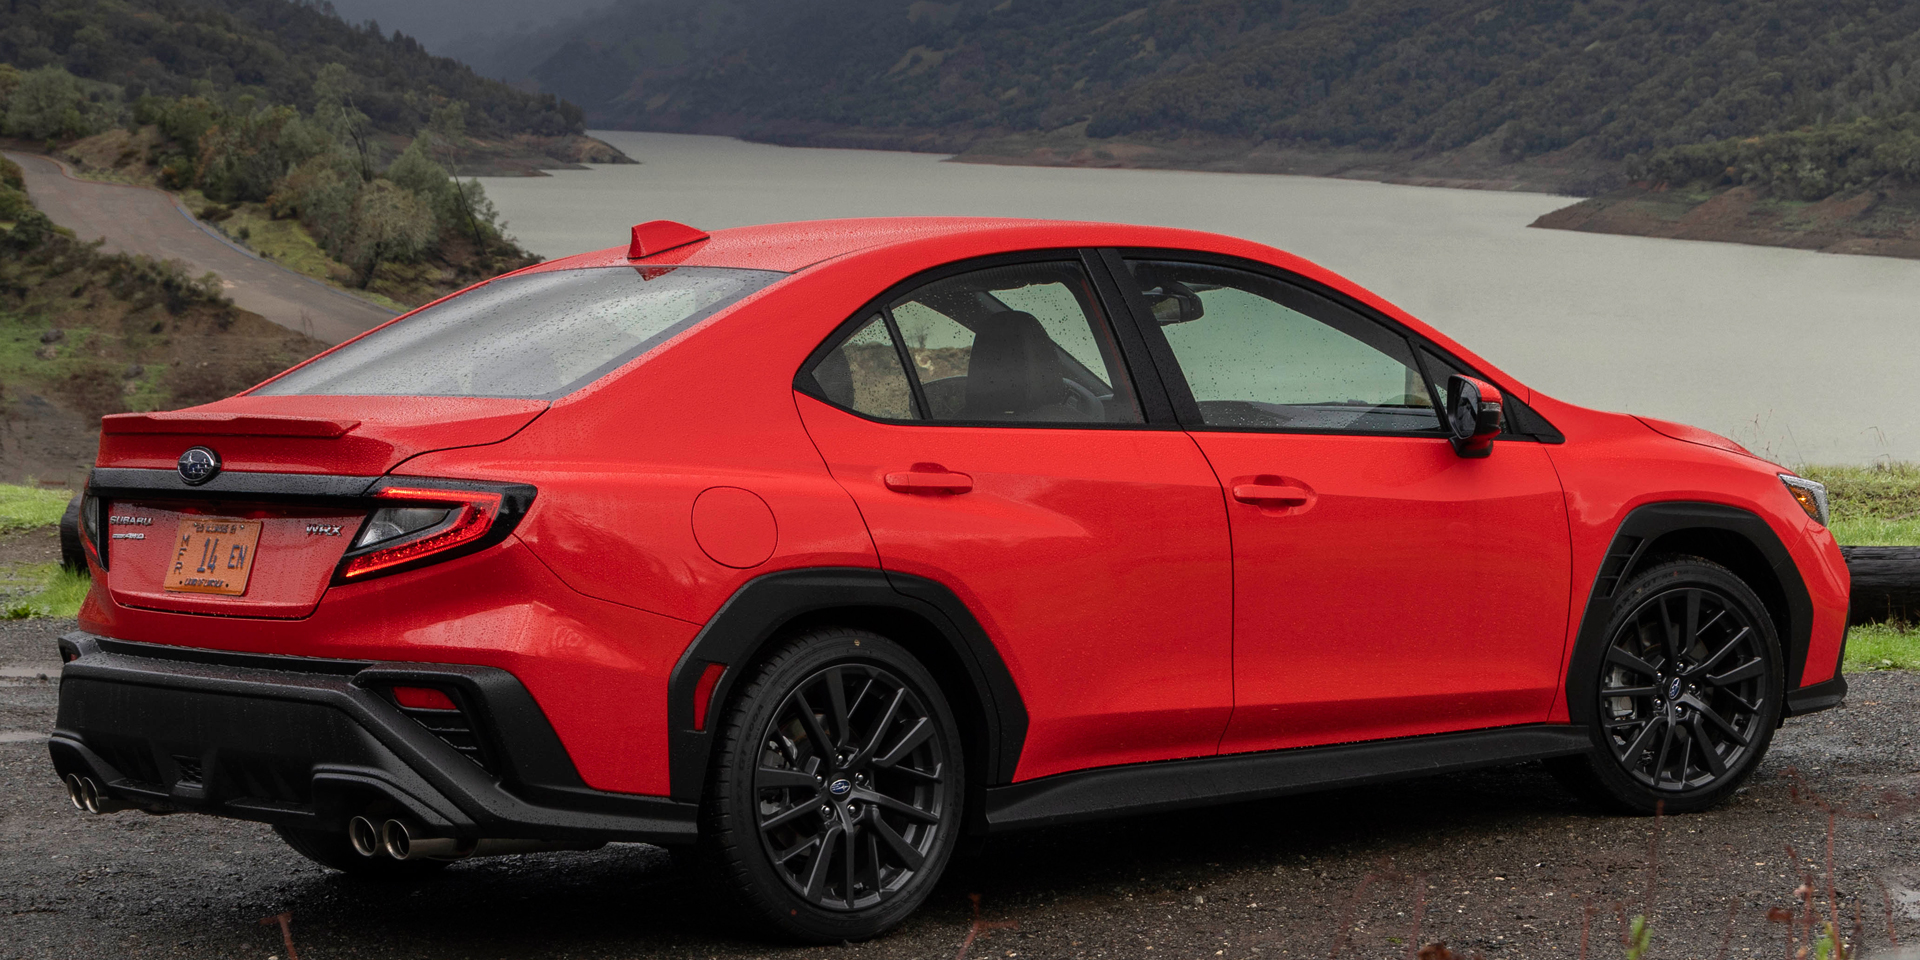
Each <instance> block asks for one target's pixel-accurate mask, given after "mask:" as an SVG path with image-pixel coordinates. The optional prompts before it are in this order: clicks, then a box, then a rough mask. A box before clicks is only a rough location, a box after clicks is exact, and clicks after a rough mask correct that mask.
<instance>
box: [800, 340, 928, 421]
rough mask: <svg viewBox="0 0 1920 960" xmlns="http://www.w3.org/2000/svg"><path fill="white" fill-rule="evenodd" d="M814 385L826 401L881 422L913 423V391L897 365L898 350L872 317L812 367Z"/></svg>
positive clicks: (898, 358)
mask: <svg viewBox="0 0 1920 960" xmlns="http://www.w3.org/2000/svg"><path fill="white" fill-rule="evenodd" d="M813 382H814V383H816V384H818V385H819V388H820V393H821V394H822V395H824V396H825V397H826V398H827V400H828V401H830V402H832V403H836V404H839V405H840V406H843V407H846V408H847V409H848V410H852V411H855V412H857V413H864V414H866V415H867V416H869V417H878V418H880V419H882V420H914V419H918V418H917V417H916V416H915V415H914V409H913V388H912V387H909V386H908V385H907V373H906V370H905V369H903V368H902V367H901V366H900V351H899V349H898V348H896V347H895V346H894V345H893V336H892V335H891V334H889V333H888V332H887V321H886V318H885V317H882V316H880V315H879V314H875V315H874V316H873V317H872V318H871V319H869V320H868V321H867V322H866V323H865V324H863V325H862V326H861V327H860V330H859V331H858V332H856V333H855V334H854V335H853V336H851V337H848V338H847V339H845V340H843V341H841V343H840V345H839V346H838V347H835V348H834V349H833V352H832V353H829V354H827V355H826V357H824V358H822V359H821V361H820V363H819V364H818V365H816V366H815V367H814V368H813Z"/></svg>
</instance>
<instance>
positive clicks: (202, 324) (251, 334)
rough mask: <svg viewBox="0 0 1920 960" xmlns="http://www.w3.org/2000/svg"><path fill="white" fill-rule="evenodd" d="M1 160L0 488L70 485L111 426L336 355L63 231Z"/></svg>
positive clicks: (174, 274) (217, 295)
mask: <svg viewBox="0 0 1920 960" xmlns="http://www.w3.org/2000/svg"><path fill="white" fill-rule="evenodd" d="M23 186H24V184H23V182H22V179H21V176H20V169H19V167H17V166H15V165H14V164H13V162H12V161H9V160H6V159H4V158H0V483H20V482H24V481H26V480H27V479H28V478H36V479H39V480H45V481H67V480H71V479H74V478H76V477H77V476H79V475H81V474H84V472H85V469H86V467H87V466H88V465H89V464H91V463H92V462H93V456H94V449H95V447H96V445H97V440H96V438H97V437H98V435H99V430H100V420H99V418H100V417H101V416H102V415H104V414H109V413H119V412H122V411H127V410H164V409H171V408H173V407H182V406H190V405H192V404H197V403H206V402H209V401H212V400H216V399H219V398H221V397H224V396H228V395H230V394H233V393H236V392H238V391H240V390H243V389H245V388H247V387H249V386H252V385H253V384H254V383H257V382H259V381H261V380H264V379H266V378H267V377H268V376H271V375H272V374H274V373H277V372H279V371H280V370H282V369H284V368H286V367H287V366H290V365H291V364H293V363H294V362H296V361H299V360H303V359H305V358H307V357H310V356H312V355H313V354H315V353H317V352H319V351H320V350H321V349H323V348H324V346H325V345H324V344H322V343H320V342H319V341H317V340H314V339H312V338H311V337H305V336H302V335H300V334H298V333H294V332H292V331H290V330H286V329H284V328H282V327H278V326H275V325H273V324H271V323H268V322H267V321H265V320H263V319H261V318H260V317H259V316H257V315H255V314H252V313H248V312H246V311H244V310H240V309H237V308H235V307H234V306H233V304H231V303H229V302H228V301H227V300H226V299H225V298H224V297H223V296H222V295H221V288H220V280H219V278H218V277H211V276H209V277H191V276H188V275H186V274H185V273H184V272H183V271H182V270H181V269H180V267H179V265H178V264H174V263H165V262H159V261H155V260H152V259H149V258H146V257H131V256H125V255H119V254H103V253H101V252H100V251H99V250H98V249H97V248H96V247H95V246H94V245H92V244H87V243H82V242H80V241H78V240H75V239H73V238H72V237H70V236H67V235H66V234H64V233H62V232H61V231H59V230H58V229H56V228H55V227H54V226H53V224H52V223H51V222H49V221H48V220H47V218H46V216H45V215H44V214H42V213H41V212H40V211H39V210H37V209H35V208H34V206H33V204H32V203H31V201H30V200H29V199H28V198H27V195H26V192H25V190H24V189H23Z"/></svg>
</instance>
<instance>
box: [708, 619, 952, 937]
mask: <svg viewBox="0 0 1920 960" xmlns="http://www.w3.org/2000/svg"><path fill="white" fill-rule="evenodd" d="M723 733H724V735H725V739H724V740H722V741H721V742H720V743H718V744H716V747H717V748H718V750H719V751H720V753H719V756H717V758H716V762H715V776H714V779H713V783H712V784H711V785H710V787H709V790H708V808H709V812H708V815H707V817H706V819H705V821H704V823H703V831H702V834H703V835H702V842H703V844H707V845H708V846H709V848H710V850H709V854H710V856H709V857H708V858H706V859H711V860H714V861H715V862H716V863H719V864H722V865H724V866H725V867H727V868H728V869H725V870H723V874H726V875H723V876H722V877H721V879H722V880H725V881H727V885H728V886H730V887H732V888H733V889H734V891H735V892H736V894H738V897H739V899H740V900H742V901H743V902H744V905H746V906H748V907H749V908H750V909H751V912H753V913H755V914H758V915H759V916H760V918H761V919H763V920H766V921H769V922H770V923H771V924H772V926H774V927H775V928H776V929H777V930H778V931H779V932H781V933H784V934H787V935H789V936H798V937H800V938H802V939H807V940H813V941H817V942H839V941H842V940H854V939H862V938H864V937H870V936H873V935H875V934H877V933H880V932H882V931H884V930H885V929H887V928H888V927H891V926H892V925H894V924H896V923H898V922H899V921H900V920H902V919H904V918H905V917H906V915H907V914H908V913H910V912H911V911H912V910H913V908H914V907H916V906H918V905H919V903H920V901H922V900H923V899H925V897H926V895H927V893H928V892H929V891H930V890H931V888H932V886H933V883H934V882H935V881H936V880H937V879H938V877H939V874H940V871H941V870H942V869H944V867H945V865H946V861H947V859H948V857H949V855H950V854H951V852H952V849H953V844H954V840H955V837H956V835H957V833H958V830H959V825H960V807H961V802H960V796H961V793H960V786H961V758H960V750H959V740H958V736H957V730H956V728H955V725H954V722H953V718H952V715H951V713H950V711H949V710H948V708H947V705H946V702H945V700H944V698H943V697H942V696H941V695H940V690H939V687H938V686H937V685H936V684H935V683H934V682H933V680H932V678H931V677H930V676H928V675H927V673H926V671H925V669H924V668H922V667H921V666H920V664H919V663H917V662H916V661H914V660H913V658H912V657H911V656H910V655H909V654H907V653H906V651H904V650H902V649H901V648H900V647H899V646H898V645H896V644H894V643H893V642H891V641H889V640H887V639H886V638H884V637H881V636H879V635H877V634H871V633H866V632H863V631H853V630H828V631H820V632H817V633H814V634H810V635H808V636H806V637H802V638H799V639H798V640H796V641H795V642H793V643H791V644H789V645H787V646H786V647H784V648H783V649H782V650H780V651H779V652H777V653H776V654H774V655H773V656H772V657H771V658H770V659H769V660H768V661H767V663H766V665H765V666H764V667H763V668H762V669H761V671H760V672H759V675H758V677H757V678H756V679H755V681H754V682H753V683H752V684H750V685H749V687H748V689H747V690H746V691H745V692H744V693H742V694H741V695H740V696H739V697H738V698H737V701H736V706H735V708H734V709H733V710H732V711H731V714H730V717H729V722H728V724H727V726H726V728H725V729H724V731H723Z"/></svg>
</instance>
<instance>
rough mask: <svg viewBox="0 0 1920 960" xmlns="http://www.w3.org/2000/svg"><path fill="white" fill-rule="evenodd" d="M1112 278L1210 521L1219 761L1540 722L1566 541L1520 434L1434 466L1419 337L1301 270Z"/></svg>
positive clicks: (1553, 661) (1562, 617)
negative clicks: (1225, 688) (1153, 366)
mask: <svg viewBox="0 0 1920 960" xmlns="http://www.w3.org/2000/svg"><path fill="white" fill-rule="evenodd" d="M1116 266H1117V267H1118V270H1119V272H1120V273H1121V276H1122V279H1123V281H1125V282H1127V283H1128V284H1129V288H1130V291H1131V294H1132V295H1133V296H1135V297H1136V298H1137V299H1135V300H1134V301H1133V302H1134V311H1133V312H1134V313H1135V314H1136V315H1138V316H1140V317H1141V318H1142V326H1143V328H1144V330H1143V332H1144V333H1145V335H1146V336H1147V337H1149V338H1150V342H1151V343H1152V344H1153V346H1154V348H1155V352H1156V354H1157V356H1158V357H1159V358H1160V361H1161V365H1162V366H1164V367H1167V368H1170V369H1171V370H1173V371H1176V372H1174V373H1173V374H1172V375H1170V376H1168V377H1166V378H1165V379H1167V380H1169V384H1168V389H1169V390H1170V392H1172V394H1173V402H1174V405H1175V408H1176V409H1178V410H1180V411H1182V414H1181V415H1182V419H1183V420H1184V421H1185V422H1186V423H1187V424H1188V428H1189V429H1190V430H1191V432H1192V435H1193V437H1194V439H1195V441H1196V442H1197V443H1198V444H1199V446H1200V448H1201V449H1202V450H1203V451H1204V452H1205V454H1206V457H1207V459H1208V461H1209V462H1210V463H1211V465H1212V467H1213V470H1214V472H1215V474H1216V475H1217V476H1218V478H1219V482H1220V485H1221V488H1222V492H1223V493H1224V494H1225V498H1226V507H1227V511H1228V514H1229V516H1230V518H1231V525H1232V532H1233V567H1234V572H1233V581H1234V690H1235V703H1234V712H1233V719H1232V723H1231V724H1230V726H1229V728H1228V730H1227V734H1226V737H1225V739H1224V741H1223V742H1222V744H1221V752H1223V753H1232V752H1239V751H1251V750H1270V749H1277V748H1283V747H1295V746H1307V745H1314V744H1327V743H1341V742H1348V741H1356V740H1367V739H1376V738H1383V737H1400V736H1411V735H1417V734H1426V733H1436V732H1442V731H1449V730H1469V729H1476V728H1482V727H1492V726H1500V725H1506V724H1517V723H1528V722H1539V721H1542V720H1545V719H1546V717H1547V714H1548V710H1549V707H1550V704H1551V702H1552V698H1553V694H1554V692H1555V690H1556V689H1557V687H1558V682H1559V668H1560V662H1561V660H1560V658H1561V651H1562V647H1563V645H1564V641H1565V637H1566V629H1565V627H1566V616H1567V597H1568V593H1567V591H1568V584H1569V577H1570V563H1569V561H1570V554H1569V550H1570V547H1569V538H1568V531H1567V520H1566V507H1565V503H1564V501H1563V499H1562V496H1561V490H1560V484H1559V480H1558V476H1557V475H1556V473H1555V471H1554V469H1553V466H1552V464H1551V463H1550V462H1549V461H1548V459H1547V456H1546V452H1545V450H1544V449H1543V448H1542V446H1541V444H1540V443H1537V442H1531V441H1522V440H1510V441H1508V442H1501V443H1498V444H1496V445H1495V448H1494V452H1493V455H1492V456H1491V457H1488V458H1486V459H1478V460H1476V459H1462V458H1460V457H1458V456H1456V455H1455V454H1454V452H1453V450H1452V448H1451V446H1450V445H1449V444H1448V442H1447V439H1446V436H1445V434H1444V432H1443V430H1442V426H1441V422H1440V419H1439V416H1438V414H1437V412H1436V406H1437V398H1436V396H1435V393H1434V391H1433V389H1432V385H1431V383H1430V382H1429V378H1428V377H1427V376H1426V375H1424V374H1423V372H1422V368H1421V365H1420V363H1419V362H1418V361H1416V360H1415V359H1414V356H1415V354H1414V351H1415V349H1416V348H1417V347H1418V346H1419V345H1418V344H1416V343H1414V342H1412V341H1411V340H1410V339H1409V337H1408V335H1407V334H1406V332H1405V331H1402V330H1400V329H1398V328H1397V327H1394V326H1392V325H1389V324H1387V323H1385V322H1383V321H1380V320H1378V319H1376V318H1373V317H1370V316H1367V315H1363V314H1362V313H1360V312H1359V311H1358V310H1357V309H1355V308H1353V307H1350V306H1347V305H1345V304H1343V303H1342V302H1341V301H1340V300H1339V299H1337V295H1335V294H1332V293H1329V292H1327V291H1324V290H1321V289H1318V288H1316V287H1315V286H1314V285H1312V284H1310V283H1308V282H1306V281H1304V280H1301V279H1299V278H1295V277H1290V276H1287V275H1284V274H1282V273H1279V272H1278V271H1272V270H1270V269H1269V270H1261V269H1257V268H1256V266H1255V265H1238V266H1234V265H1228V264H1226V263H1207V262H1202V261H1200V260H1198V259H1195V260H1180V259H1177V258H1174V257H1171V256H1169V257H1159V258H1146V257H1142V258H1138V259H1127V260H1126V261H1125V262H1124V264H1123V265H1116Z"/></svg>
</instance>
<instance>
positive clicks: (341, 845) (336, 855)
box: [273, 827, 452, 880]
mask: <svg viewBox="0 0 1920 960" xmlns="http://www.w3.org/2000/svg"><path fill="white" fill-rule="evenodd" d="M273 832H274V833H277V834H279V835H280V839H282V840H285V841H286V842H287V846H289V847H292V848H293V849H294V852H295V853H298V854H300V855H301V856H303V857H306V858H307V859H308V860H312V861H313V862H314V863H317V864H319V865H321V866H323V867H332V868H333V869H335V870H338V871H340V872H342V873H346V874H349V875H351V876H355V877H364V878H367V879H372V880H409V879H421V878H425V877H430V876H432V875H434V874H436V873H439V872H440V871H441V870H444V869H446V867H447V865H448V864H449V863H451V862H452V861H448V860H395V859H393V858H392V857H389V856H387V855H385V854H381V855H380V856H377V857H363V856H361V855H360V854H358V853H356V852H354V849H353V844H352V842H350V841H349V840H348V839H347V832H346V831H345V830H339V831H334V830H306V829H302V828H300V827H274V828H273Z"/></svg>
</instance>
